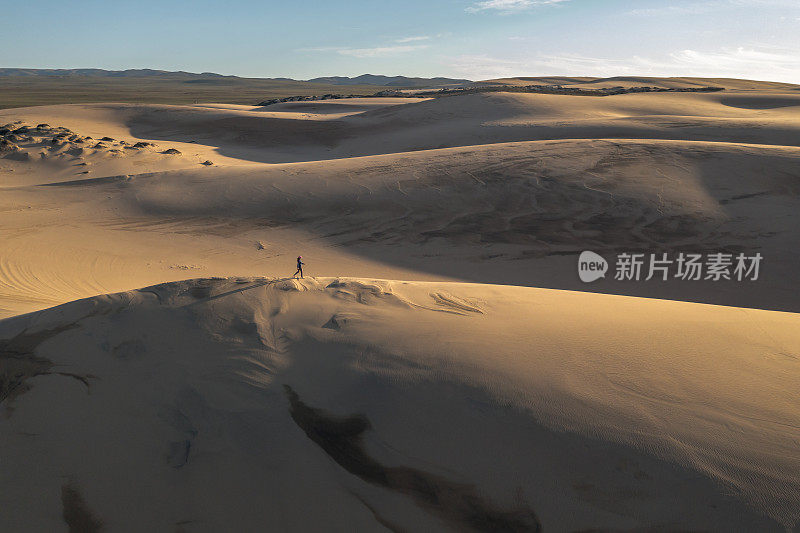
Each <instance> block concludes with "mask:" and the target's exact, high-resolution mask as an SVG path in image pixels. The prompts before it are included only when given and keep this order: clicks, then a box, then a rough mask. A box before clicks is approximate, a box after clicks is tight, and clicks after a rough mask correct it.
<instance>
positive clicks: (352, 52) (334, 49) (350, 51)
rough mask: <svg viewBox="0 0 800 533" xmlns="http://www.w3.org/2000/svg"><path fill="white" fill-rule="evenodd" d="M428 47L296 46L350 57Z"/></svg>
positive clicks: (386, 55) (414, 45) (426, 46)
mask: <svg viewBox="0 0 800 533" xmlns="http://www.w3.org/2000/svg"><path fill="white" fill-rule="evenodd" d="M425 48H428V45H427V44H410V45H396V46H375V47H373V48H347V47H343V46H320V47H314V48H298V49H297V50H296V51H297V52H312V53H334V54H339V55H342V56H350V57H359V58H365V57H390V56H395V55H398V54H406V53H409V52H416V51H418V50H424V49H425Z"/></svg>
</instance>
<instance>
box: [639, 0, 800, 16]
mask: <svg viewBox="0 0 800 533" xmlns="http://www.w3.org/2000/svg"><path fill="white" fill-rule="evenodd" d="M736 7H745V8H767V7H776V8H797V0H699V1H695V2H686V3H683V4H673V5H665V6H659V7H649V8H636V9H632V10H630V11H627V12H626V14H627V15H636V16H652V17H660V16H669V15H702V14H704V13H710V12H712V11H719V10H725V9H730V8H736Z"/></svg>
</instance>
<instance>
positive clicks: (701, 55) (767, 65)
mask: <svg viewBox="0 0 800 533" xmlns="http://www.w3.org/2000/svg"><path fill="white" fill-rule="evenodd" d="M447 65H448V66H450V67H451V68H452V70H453V73H454V74H455V75H458V76H462V77H465V78H470V79H490V78H503V77H516V76H552V75H566V76H598V77H609V76H636V75H639V76H692V77H704V78H718V77H719V78H745V79H755V80H769V81H784V82H789V83H799V82H800V50H796V49H786V48H777V47H768V46H752V47H738V48H723V49H719V50H714V51H704V50H692V49H685V50H678V51H675V52H672V53H670V54H667V55H666V56H664V57H662V58H653V57H647V56H639V55H634V56H630V57H626V58H604V57H591V56H582V55H578V54H551V55H548V54H539V55H536V56H533V57H530V56H526V57H524V58H519V59H517V58H498V57H492V56H488V55H462V56H458V57H455V58H451V59H449V60H448V62H447Z"/></svg>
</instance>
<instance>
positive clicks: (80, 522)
mask: <svg viewBox="0 0 800 533" xmlns="http://www.w3.org/2000/svg"><path fill="white" fill-rule="evenodd" d="M61 506H62V507H63V512H62V516H63V517H64V522H66V523H67V527H68V528H69V532H70V533H95V532H98V531H102V530H103V522H102V521H101V520H100V519H98V518H97V517H96V516H94V514H93V513H92V511H91V510H90V509H89V506H88V505H87V504H86V502H85V501H84V499H83V496H81V493H80V492H78V489H77V488H75V487H74V486H73V485H70V484H66V485H63V486H62V487H61Z"/></svg>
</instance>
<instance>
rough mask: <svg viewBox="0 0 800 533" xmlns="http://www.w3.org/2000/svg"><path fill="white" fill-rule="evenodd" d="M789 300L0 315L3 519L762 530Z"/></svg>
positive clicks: (191, 295)
mask: <svg viewBox="0 0 800 533" xmlns="http://www.w3.org/2000/svg"><path fill="white" fill-rule="evenodd" d="M798 320H800V319H799V318H798V315H795V314H789V313H777V312H767V311H758V310H746V309H738V308H724V307H714V306H706V305H698V304H688V303H680V302H667V301H659V300H646V299H638V298H629V297H620V296H608V295H592V294H583V293H577V292H564V291H549V290H542V289H531V288H523V287H507V286H493V285H476V284H460V283H441V282H437V283H414V282H401V281H381V280H371V279H352V278H314V279H306V280H285V279H284V280H274V279H264V278H250V279H244V278H242V279H227V280H226V279H213V280H194V281H186V282H178V283H172V284H164V285H159V286H154V287H150V288H146V289H141V290H137V291H130V292H126V293H121V294H116V295H109V296H101V297H96V298H92V299H88V300H83V301H79V302H74V303H70V304H66V305H64V306H61V307H57V308H53V309H49V310H46V311H43V312H39V313H34V314H31V315H26V316H21V317H17V318H14V319H9V320H5V321H2V322H0V339H2V340H1V341H0V347H1V348H2V351H0V378H2V383H3V387H2V388H0V391H2V392H3V395H4V397H3V398H2V399H3V404H2V406H3V407H2V409H3V417H4V420H3V425H4V426H5V427H6V430H4V431H2V432H0V447H1V448H2V449H3V454H4V456H5V457H13V458H14V461H12V462H8V463H5V465H4V470H5V474H4V477H5V479H6V480H8V482H4V483H3V484H1V485H0V499H1V500H2V501H4V502H6V504H5V505H4V506H3V508H4V512H3V513H2V515H0V526H2V528H3V529H8V530H19V529H20V528H23V526H24V529H28V530H31V529H42V530H48V529H49V530H52V529H56V528H58V527H61V523H62V522H61V520H62V518H61V515H62V512H64V510H68V511H70V512H75V513H79V515H80V516H82V517H83V518H85V519H86V520H88V521H90V522H92V523H100V522H102V523H103V524H104V525H105V526H106V527H107V528H108V529H110V530H117V529H128V530H132V529H135V530H142V529H148V530H153V529H167V528H172V527H175V526H176V525H179V524H190V525H191V529H192V530H194V531H215V530H220V529H238V530H241V529H259V528H261V527H265V525H268V526H269V527H270V528H272V529H280V530H284V531H287V530H297V531H308V530H314V529H325V530H353V529H359V530H376V531H377V530H382V529H383V528H385V527H390V528H391V529H411V530H423V529H424V530H438V529H443V528H452V529H456V530H478V531H497V530H499V529H508V530H516V531H538V530H540V529H541V530H544V531H570V530H587V529H592V530H597V529H601V530H670V531H679V530H712V531H733V530H747V531H781V530H783V529H784V528H791V527H793V526H794V524H795V523H796V522H797V520H798V517H800V500H798V494H800V477H798V476H799V475H800V474H798V473H800V463H798V460H799V459H798V455H797V454H796V453H795V451H796V446H797V440H798V439H799V438H800V433H798V431H799V430H798V428H799V427H800V411H798V407H797V404H796V401H795V388H796V383H797V381H798V378H800V375H798V371H799V370H798V366H797V358H798V354H797V346H798V345H800V337H799V336H798V335H800V333H798V332H800V323H798ZM678 511H679V512H678ZM81 513H82V514H81Z"/></svg>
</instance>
